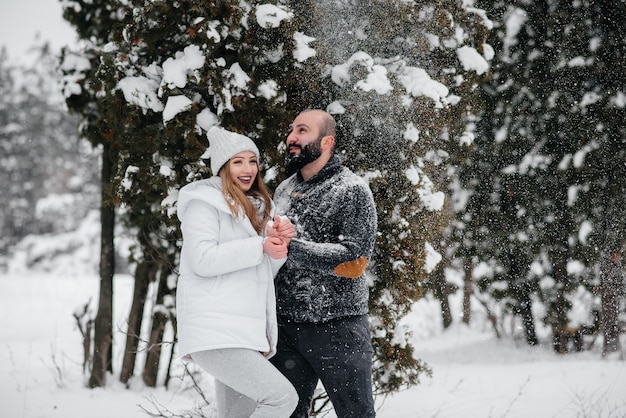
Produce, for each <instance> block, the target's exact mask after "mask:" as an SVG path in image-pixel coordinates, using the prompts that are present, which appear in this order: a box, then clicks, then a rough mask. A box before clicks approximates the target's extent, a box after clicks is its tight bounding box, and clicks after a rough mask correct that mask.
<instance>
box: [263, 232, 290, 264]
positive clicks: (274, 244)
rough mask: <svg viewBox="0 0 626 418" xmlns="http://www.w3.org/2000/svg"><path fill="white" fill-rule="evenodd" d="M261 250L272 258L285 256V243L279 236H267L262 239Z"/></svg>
mask: <svg viewBox="0 0 626 418" xmlns="http://www.w3.org/2000/svg"><path fill="white" fill-rule="evenodd" d="M263 252H264V253H265V254H267V255H269V256H270V257H272V258H275V259H279V258H285V257H287V243H285V242H284V241H283V240H282V239H280V238H279V237H273V236H268V237H267V238H265V239H264V240H263Z"/></svg>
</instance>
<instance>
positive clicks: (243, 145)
mask: <svg viewBox="0 0 626 418" xmlns="http://www.w3.org/2000/svg"><path fill="white" fill-rule="evenodd" d="M206 136H207V138H209V148H208V149H207V150H206V152H205V153H204V154H202V157H200V158H203V159H207V158H209V159H210V160H211V171H212V172H213V175H214V176H216V175H217V174H218V173H219V171H220V168H222V166H223V165H224V164H226V163H227V162H228V160H230V159H231V158H233V156H235V155H237V154H239V153H240V152H243V151H252V152H253V153H254V155H256V158H257V160H259V159H260V158H261V157H260V154H259V149H258V148H257V146H256V144H255V143H254V141H252V140H251V139H250V138H248V137H247V136H245V135H241V134H238V133H235V132H231V131H227V130H226V129H223V128H219V127H217V126H214V127H212V128H211V129H209V131H208V132H207V134H206Z"/></svg>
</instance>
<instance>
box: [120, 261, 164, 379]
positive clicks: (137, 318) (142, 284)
mask: <svg viewBox="0 0 626 418" xmlns="http://www.w3.org/2000/svg"><path fill="white" fill-rule="evenodd" d="M157 268H158V266H157V265H156V264H155V263H154V262H152V261H143V262H141V263H140V264H139V265H138V266H137V270H136V271H135V286H134V291H133V302H132V305H131V308H130V314H129V315H128V330H127V333H126V349H125V351H124V360H123V362H122V370H121V371H120V382H122V383H125V384H126V383H128V381H129V380H130V378H131V377H132V375H133V373H134V372H135V362H136V359H137V349H138V347H139V341H140V340H141V324H142V320H143V312H144V308H145V306H146V297H147V294H148V284H149V283H150V282H152V281H154V279H155V276H156V269H157Z"/></svg>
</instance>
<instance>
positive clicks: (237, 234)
mask: <svg viewBox="0 0 626 418" xmlns="http://www.w3.org/2000/svg"><path fill="white" fill-rule="evenodd" d="M221 188H222V185H221V180H220V178H219V177H217V176H214V177H211V178H210V179H206V180H200V181H196V182H193V183H190V184H188V185H186V186H184V187H183V188H181V190H180V192H179V196H178V218H179V219H180V222H181V229H182V233H183V246H182V251H181V256H180V277H179V279H178V288H177V294H176V311H177V321H178V344H179V347H178V349H179V355H180V356H185V355H187V354H191V353H194V352H198V351H203V350H211V349H217V348H226V347H238V348H248V349H251V350H257V351H260V352H262V353H266V356H267V357H271V356H272V355H273V354H274V353H275V351H276V340H277V334H278V333H277V326H276V299H275V294H274V277H275V276H276V273H277V272H278V269H280V267H281V266H282V265H283V264H284V262H285V260H286V258H283V259H280V260H276V259H273V258H271V257H270V256H268V255H267V254H264V253H263V237H261V236H259V234H257V232H256V231H255V229H254V228H253V227H252V224H251V223H250V220H249V219H248V218H247V217H243V218H242V217H238V218H236V217H234V216H233V214H232V213H231V211H230V208H229V207H228V205H227V203H226V200H225V199H224V196H223V194H222V190H221ZM273 211H274V208H273V207H272V212H273Z"/></svg>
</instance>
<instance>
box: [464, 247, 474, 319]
mask: <svg viewBox="0 0 626 418" xmlns="http://www.w3.org/2000/svg"><path fill="white" fill-rule="evenodd" d="M463 269H464V270H465V280H464V281H463V323H465V324H469V323H470V319H471V316H472V307H471V296H472V293H473V292H474V290H473V279H472V260H471V259H469V258H466V259H465V261H464V263H463Z"/></svg>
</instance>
